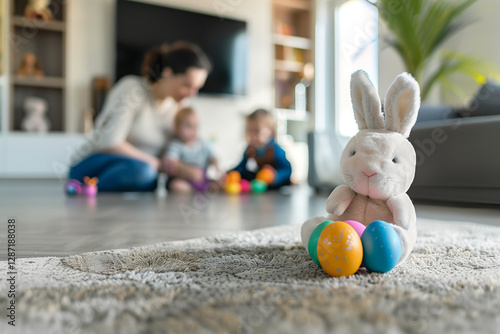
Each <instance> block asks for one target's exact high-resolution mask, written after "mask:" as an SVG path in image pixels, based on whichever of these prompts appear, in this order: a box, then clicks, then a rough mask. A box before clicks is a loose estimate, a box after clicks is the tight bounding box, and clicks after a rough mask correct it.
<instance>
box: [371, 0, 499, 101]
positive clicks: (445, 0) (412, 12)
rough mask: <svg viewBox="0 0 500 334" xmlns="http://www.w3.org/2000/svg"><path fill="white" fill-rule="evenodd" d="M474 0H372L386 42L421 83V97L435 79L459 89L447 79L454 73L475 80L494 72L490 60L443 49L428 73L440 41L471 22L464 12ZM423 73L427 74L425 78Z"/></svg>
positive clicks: (453, 88)
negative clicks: (433, 67)
mask: <svg viewBox="0 0 500 334" xmlns="http://www.w3.org/2000/svg"><path fill="white" fill-rule="evenodd" d="M476 1H477V0H398V1H397V2H395V1H394V0H378V1H377V2H376V3H374V4H373V5H374V6H376V7H377V9H378V11H379V14H380V17H381V19H382V21H384V22H385V24H386V26H387V28H388V29H389V31H390V32H391V36H390V37H389V38H387V44H388V45H389V46H391V47H393V48H394V49H395V50H396V52H397V53H398V54H399V55H400V56H401V59H402V60H403V63H404V65H405V67H406V71H408V72H409V73H411V74H412V75H413V76H414V77H415V79H416V80H417V81H418V82H419V83H420V85H421V89H422V99H423V100H425V99H426V98H427V97H428V96H429V93H430V91H431V90H432V88H433V87H434V86H435V85H436V84H437V83H440V84H441V85H442V86H443V87H445V88H449V89H450V90H452V91H454V92H455V93H458V92H460V89H459V87H458V86H457V85H456V84H454V82H453V81H452V80H449V77H450V76H451V75H452V74H454V73H462V74H465V75H467V76H469V77H472V78H473V79H474V80H476V82H480V81H481V80H482V79H481V80H480V79H479V78H485V77H486V76H487V75H488V74H494V75H497V73H498V72H497V71H496V69H495V68H494V66H493V65H492V64H486V63H483V62H481V61H480V60H479V59H475V58H472V57H468V56H465V55H460V54H459V53H456V52H446V53H443V54H442V56H441V57H440V58H439V60H438V61H439V65H438V68H437V69H436V70H435V71H433V72H432V73H427V72H429V70H428V69H427V68H428V66H429V63H430V62H431V59H433V57H434V56H435V54H436V52H437V51H438V50H439V49H440V48H441V46H442V45H443V43H445V42H446V41H447V40H449V39H450V37H452V36H453V35H455V34H456V33H457V32H458V31H460V30H461V29H463V28H465V27H466V26H467V25H468V24H470V21H467V20H465V19H464V17H463V16H464V15H463V14H464V13H465V12H466V11H467V9H469V7H470V6H471V5H473V4H474V3H475V2H476ZM424 77H427V78H428V79H427V80H425V82H424Z"/></svg>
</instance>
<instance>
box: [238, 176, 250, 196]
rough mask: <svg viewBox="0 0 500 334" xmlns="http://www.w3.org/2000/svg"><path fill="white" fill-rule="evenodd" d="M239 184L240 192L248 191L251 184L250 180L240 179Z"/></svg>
mask: <svg viewBox="0 0 500 334" xmlns="http://www.w3.org/2000/svg"><path fill="white" fill-rule="evenodd" d="M240 186H241V192H242V193H243V194H245V193H248V192H250V189H251V185H250V182H248V181H247V180H244V179H241V181H240Z"/></svg>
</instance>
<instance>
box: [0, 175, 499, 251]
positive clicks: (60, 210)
mask: <svg viewBox="0 0 500 334" xmlns="http://www.w3.org/2000/svg"><path fill="white" fill-rule="evenodd" d="M327 196H328V194H319V195H318V194H315V193H314V192H313V191H312V190H311V189H310V188H309V187H308V186H306V185H300V186H294V187H291V188H288V189H285V190H283V191H281V192H271V193H266V194H246V195H240V196H228V195H226V194H212V195H210V194H209V195H207V196H202V195H196V196H192V195H190V196H187V195H173V194H169V195H167V196H166V197H163V198H162V197H156V196H155V195H154V194H153V193H123V194H119V193H101V194H98V195H97V197H96V198H86V197H83V196H79V197H67V196H66V195H65V194H64V193H63V183H62V181H57V180H0V212H1V214H2V217H1V219H2V220H3V221H4V222H5V223H4V224H2V225H3V226H4V227H3V229H2V230H1V231H0V233H1V234H2V235H4V240H5V235H6V232H7V231H6V222H7V219H9V218H15V219H16V243H17V245H16V255H17V256H18V257H37V256H65V255H69V254H77V253H82V252H87V251H96V250H104V249H113V248H128V247H133V246H139V245H144V244H152V243H158V242H163V241H171V240H182V239H190V238H196V237H203V236H209V235H214V234H218V233H222V232H232V231H238V230H252V229H258V228H264V227H270V226H278V225H287V224H300V223H302V222H303V221H305V220H306V219H308V218H310V217H313V216H319V215H324V214H325V201H326V198H327ZM415 207H416V210H417V216H418V217H420V218H428V219H437V220H445V221H468V222H475V223H480V224H488V225H496V226H500V207H499V206H464V205H460V204H446V205H444V204H440V203H415ZM1 245H2V246H1V247H2V251H1V254H0V260H6V250H5V243H4V242H2V243H1Z"/></svg>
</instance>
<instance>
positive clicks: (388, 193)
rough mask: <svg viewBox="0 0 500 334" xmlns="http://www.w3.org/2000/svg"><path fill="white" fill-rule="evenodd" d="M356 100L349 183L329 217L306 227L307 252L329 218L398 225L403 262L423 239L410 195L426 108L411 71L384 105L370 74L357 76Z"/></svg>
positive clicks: (346, 162)
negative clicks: (415, 141)
mask: <svg viewBox="0 0 500 334" xmlns="http://www.w3.org/2000/svg"><path fill="white" fill-rule="evenodd" d="M351 98H352V104H353V109H354V116H355V118H356V122H357V123H358V127H359V130H360V131H359V132H358V133H357V134H356V135H355V136H354V137H353V138H352V139H351V140H350V141H349V142H348V144H347V145H346V147H345V149H344V151H343V153H342V156H341V158H340V166H341V172H342V178H343V179H344V181H345V184H344V185H341V186H338V187H337V188H335V190H334V191H333V192H332V193H331V194H330V196H329V197H328V200H327V204H326V211H327V212H328V215H327V217H314V218H311V219H309V220H308V221H306V222H305V223H304V224H303V226H302V231H301V234H302V242H303V244H304V246H305V247H306V250H307V248H308V247H307V245H308V242H309V237H310V236H311V233H312V231H313V230H314V228H315V227H316V226H318V225H319V224H321V223H322V222H323V221H325V220H333V221H338V220H340V221H345V220H356V221H358V222H360V223H362V224H364V225H365V226H368V225H369V224H370V223H371V222H373V221H375V220H383V221H386V222H388V223H390V224H392V225H393V227H394V229H395V231H396V233H397V234H398V236H399V239H400V241H401V257H400V259H399V262H398V265H399V264H401V263H403V262H404V261H405V260H406V258H407V257H408V255H409V254H410V252H411V251H412V250H413V247H414V246H415V241H416V238H417V230H416V214H415V208H414V206H413V204H412V202H411V200H410V198H409V197H408V195H407V194H406V192H407V191H408V189H409V188H410V185H411V183H412V182H413V178H414V176H415V165H416V154H415V150H414V148H413V146H412V145H411V143H410V142H409V141H408V140H407V139H406V138H407V137H408V136H409V134H410V130H411V128H412V127H413V125H414V124H415V122H416V119H417V113H418V110H419V107H420V89H419V85H418V83H417V82H416V81H415V79H413V77H411V75H409V74H407V73H403V74H401V75H399V76H398V77H397V78H396V80H395V81H394V82H393V83H392V85H391V86H390V87H389V89H388V91H387V94H386V97H385V118H384V115H383V114H382V110H381V102H380V98H379V96H378V93H377V91H376V89H375V87H374V86H373V84H372V83H371V82H370V80H369V79H368V75H367V74H366V73H365V72H363V71H357V72H355V73H353V75H352V78H351Z"/></svg>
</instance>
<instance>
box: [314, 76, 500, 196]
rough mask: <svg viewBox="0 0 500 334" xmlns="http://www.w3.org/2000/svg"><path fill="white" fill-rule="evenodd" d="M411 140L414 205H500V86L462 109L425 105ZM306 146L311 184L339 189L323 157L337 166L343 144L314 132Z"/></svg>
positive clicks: (482, 92)
mask: <svg viewBox="0 0 500 334" xmlns="http://www.w3.org/2000/svg"><path fill="white" fill-rule="evenodd" d="M409 140H410V142H411V143H412V144H413V146H414V147H415V151H416V152H417V169H416V175H415V180H414V182H413V184H412V187H411V188H410V190H409V192H408V194H409V195H410V197H411V198H412V199H413V200H437V201H447V202H462V203H463V202H466V203H484V204H500V85H498V84H495V83H487V84H485V85H484V86H482V87H481V89H480V90H479V91H478V93H477V94H476V96H475V97H474V98H473V100H472V102H471V103H470V105H469V106H468V107H467V108H463V109H454V108H452V107H448V106H433V105H425V104H423V105H422V106H421V108H420V111H419V116H418V119H417V123H416V124H415V126H414V128H413V130H412V132H411V135H410V138H409ZM308 142H309V184H310V185H311V186H312V187H314V188H315V189H316V190H318V191H319V190H327V191H329V190H331V189H333V188H334V187H335V186H337V185H339V184H341V183H342V181H341V180H340V178H339V177H338V171H337V170H335V168H332V169H330V170H332V173H330V174H328V173H325V168H324V167H325V166H324V164H325V162H324V161H323V160H324V158H322V157H324V156H329V157H330V159H329V161H330V162H329V163H330V165H331V164H336V165H338V159H339V158H340V154H341V152H342V149H343V147H344V145H345V143H344V142H341V139H339V138H337V137H336V136H335V135H333V136H332V135H331V133H328V134H327V133H316V132H312V133H309V135H308ZM318 143H320V145H318ZM327 152H328V153H327ZM331 157H336V158H335V159H333V160H332V158H331ZM334 174H336V175H334Z"/></svg>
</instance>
